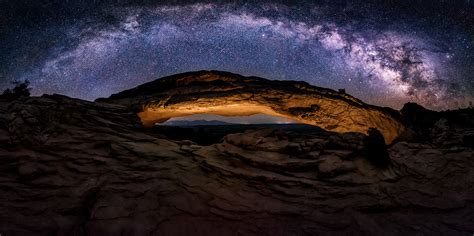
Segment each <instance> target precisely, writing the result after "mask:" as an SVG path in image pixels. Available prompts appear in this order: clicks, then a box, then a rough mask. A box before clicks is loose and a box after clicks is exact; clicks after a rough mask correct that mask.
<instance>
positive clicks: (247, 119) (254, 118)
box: [155, 114, 300, 126]
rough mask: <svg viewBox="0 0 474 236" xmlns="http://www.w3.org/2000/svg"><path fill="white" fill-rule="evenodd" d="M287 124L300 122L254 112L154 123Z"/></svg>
mask: <svg viewBox="0 0 474 236" xmlns="http://www.w3.org/2000/svg"><path fill="white" fill-rule="evenodd" d="M279 124H281V125H288V124H300V122H297V121H295V120H292V119H288V118H283V117H278V116H271V115H265V114H254V115H248V116H222V115H212V114H195V115H189V116H181V117H173V118H171V119H169V120H167V121H165V122H163V123H155V125H161V126H205V125H279Z"/></svg>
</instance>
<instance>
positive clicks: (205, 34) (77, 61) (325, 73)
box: [0, 3, 474, 109]
mask: <svg viewBox="0 0 474 236" xmlns="http://www.w3.org/2000/svg"><path fill="white" fill-rule="evenodd" d="M0 39H2V40H3V41H4V46H2V48H1V51H0V52H2V54H3V55H6V57H5V58H7V57H8V60H7V59H5V58H4V59H3V61H2V62H3V63H5V65H3V66H1V67H0V76H1V77H2V78H3V79H2V81H1V84H0V85H1V86H2V88H4V87H7V86H8V81H10V80H14V79H19V80H22V79H29V80H30V81H31V82H32V87H33V89H34V90H33V92H34V94H36V95H39V94H43V93H61V94H65V95H68V96H72V97H78V98H83V99H89V100H93V99H95V98H97V97H105V96H109V95H110V94H111V93H115V92H119V91H121V90H124V89H128V88H131V87H133V86H136V85H139V84H142V83H144V82H148V81H151V80H154V79H157V78H159V77H162V76H166V75H170V74H176V73H181V72H186V71H195V70H224V71H230V72H234V73H239V74H243V75H255V76H260V77H264V78H268V79H278V80H303V81H307V82H308V83H310V84H312V85H316V86H321V87H328V88H333V89H339V88H344V89H346V91H347V92H348V93H350V94H352V95H354V96H356V97H358V98H360V99H362V100H364V101H366V102H368V103H373V104H376V105H382V106H390V107H393V108H397V109H399V108H400V107H401V106H402V105H403V104H404V103H405V102H408V101H414V102H417V103H420V104H422V105H424V106H426V107H428V108H432V109H448V108H458V107H463V106H467V104H468V103H469V101H472V100H474V99H473V97H474V95H473V94H474V92H473V90H474V89H473V80H474V76H473V74H474V73H473V72H474V62H473V61H474V56H473V48H474V42H473V36H472V32H470V31H469V30H466V29H465V28H463V27H462V26H459V27H456V26H453V24H452V23H450V22H446V23H445V24H444V25H443V24H436V25H435V24H433V23H432V22H429V21H427V20H426V19H423V18H420V17H416V16H412V15H410V14H391V13H387V12H386V11H385V9H383V8H378V7H374V6H371V7H365V8H360V7H355V6H353V5H350V4H348V5H344V7H333V6H331V5H330V4H329V5H328V4H304V5H300V6H288V5H284V4H276V3H261V4H237V3H226V4H223V3H221V4H213V3H191V4H174V5H162V4H160V5H156V4H155V5H153V4H148V5H142V6H140V5H132V6H120V7H118V6H113V5H107V6H105V7H102V8H100V10H97V11H96V12H93V13H91V14H88V15H87V16H82V17H71V18H67V17H64V20H63V21H54V22H46V23H38V24H36V25H35V24H34V25H33V26H31V25H27V26H24V25H19V26H11V28H10V30H9V31H8V34H6V36H4V37H0Z"/></svg>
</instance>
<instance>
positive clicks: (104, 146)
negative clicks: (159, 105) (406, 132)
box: [0, 96, 474, 236]
mask: <svg viewBox="0 0 474 236" xmlns="http://www.w3.org/2000/svg"><path fill="white" fill-rule="evenodd" d="M0 111H1V112H0V233H1V234H2V235H9V236H10V235H319V234H330V235H334V234H336V235H341V234H342V235H403V234H406V235H415V234H421V235H472V233H474V204H473V201H474V188H473V186H474V161H473V160H474V154H473V153H474V152H473V148H472V147H470V146H469V145H468V144H469V143H463V142H462V140H463V138H462V137H469V135H471V134H472V133H473V131H474V129H472V128H462V129H461V128H456V130H451V131H449V130H448V131H446V132H444V133H443V134H442V135H438V136H436V137H434V139H435V140H437V141H436V142H437V144H433V143H431V142H424V143H417V142H398V143H396V144H394V145H392V146H391V147H390V148H389V149H388V152H389V154H390V157H391V163H390V166H389V167H387V168H383V169H381V168H376V167H374V166H373V165H372V164H371V163H370V162H369V161H368V160H367V158H366V156H365V155H366V154H365V148H366V147H365V143H364V139H365V135H363V134H360V133H343V134H339V133H332V132H325V131H322V130H307V129H292V128H284V129H283V128H282V129H279V128H262V129H252V130H248V131H245V132H239V133H233V134H228V135H226V136H225V137H224V138H223V139H222V140H221V141H219V142H217V143H214V144H212V145H207V146H202V145H198V144H197V143H195V142H193V141H189V140H170V139H168V138H166V137H165V136H163V135H162V134H160V133H156V132H153V131H152V130H150V129H144V128H140V120H139V118H138V117H137V116H136V114H135V113H134V112H130V111H129V110H128V108H127V106H122V105H111V104H105V103H91V102H85V101H80V100H76V99H70V98H67V97H63V96H44V97H40V98H28V99H23V100H21V101H15V102H12V103H7V102H4V101H0ZM433 135H436V132H434V134H433ZM459 137H460V138H459ZM444 138H447V139H450V140H461V141H459V142H456V143H454V144H452V143H449V144H446V145H445V144H443V143H445V142H441V141H440V139H444Z"/></svg>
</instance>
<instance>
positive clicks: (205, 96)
mask: <svg viewBox="0 0 474 236" xmlns="http://www.w3.org/2000/svg"><path fill="white" fill-rule="evenodd" d="M97 101H98V102H108V103H118V104H122V105H127V106H130V107H132V108H133V109H135V110H136V111H137V114H138V116H139V117H140V119H141V121H142V124H143V125H144V126H152V125H154V124H155V123H160V122H164V121H166V120H168V119H170V118H173V117H180V116H188V115H194V114H215V115H223V116H245V115H253V114H266V115H271V116H278V117H284V118H287V119H291V120H295V121H297V122H300V123H304V124H309V125H316V126H319V127H321V128H323V129H325V130H328V131H334V132H360V133H367V131H368V129H369V128H376V129H378V130H379V131H380V132H381V133H382V134H383V136H384V138H385V142H386V143H391V142H392V141H393V140H394V139H395V138H397V137H398V136H400V135H401V134H402V133H403V132H405V131H406V127H405V126H404V125H403V124H402V122H401V121H400V120H399V119H398V118H397V117H396V114H395V111H393V110H390V109H388V108H381V107H377V106H372V105H368V104H366V103H364V102H362V101H360V100H359V99H356V98H354V97H352V96H350V95H348V94H346V93H344V92H337V91H334V90H331V89H326V88H320V87H315V86H311V85H309V84H308V83H306V82H300V81H275V80H267V79H263V78H258V77H244V76H241V75H237V74H233V73H229V72H221V71H198V72H188V73H183V74H177V75H173V76H168V77H164V78H161V79H158V80H155V81H152V82H149V83H146V84H143V85H140V86H138V87H136V88H133V89H130V90H126V91H123V92H120V93H118V94H114V95H112V96H110V97H109V98H101V99H97Z"/></svg>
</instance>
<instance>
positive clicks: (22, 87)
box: [0, 80, 31, 100]
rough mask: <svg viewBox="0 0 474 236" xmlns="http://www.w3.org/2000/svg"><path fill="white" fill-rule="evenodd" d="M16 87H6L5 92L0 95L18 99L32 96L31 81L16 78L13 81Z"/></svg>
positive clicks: (8, 98) (9, 98)
mask: <svg viewBox="0 0 474 236" xmlns="http://www.w3.org/2000/svg"><path fill="white" fill-rule="evenodd" d="M11 83H12V84H13V85H15V87H14V88H13V89H6V90H5V91H3V94H2V95H1V96H0V97H3V98H5V99H7V100H16V99H18V98H21V97H29V96H30V90H31V88H29V86H30V81H28V80H25V81H23V82H22V81H18V80H15V81H13V82H11Z"/></svg>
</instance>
